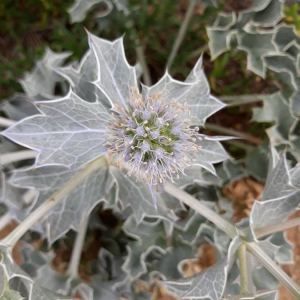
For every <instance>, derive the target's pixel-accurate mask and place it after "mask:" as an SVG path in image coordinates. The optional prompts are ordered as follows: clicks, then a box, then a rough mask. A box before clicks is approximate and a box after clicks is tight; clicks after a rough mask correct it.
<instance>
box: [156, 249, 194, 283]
mask: <svg viewBox="0 0 300 300" xmlns="http://www.w3.org/2000/svg"><path fill="white" fill-rule="evenodd" d="M194 257H195V251H194V249H193V247H192V246H191V245H190V244H185V243H181V244H180V243H177V245H176V247H171V248H168V249H167V250H166V252H165V253H163V254H162V256H161V258H160V259H159V261H158V268H157V271H158V272H160V273H161V274H162V275H164V276H165V277H166V278H172V279H179V278H181V277H182V275H183V274H182V272H181V267H180V262H182V261H184V260H186V259H192V258H194Z"/></svg>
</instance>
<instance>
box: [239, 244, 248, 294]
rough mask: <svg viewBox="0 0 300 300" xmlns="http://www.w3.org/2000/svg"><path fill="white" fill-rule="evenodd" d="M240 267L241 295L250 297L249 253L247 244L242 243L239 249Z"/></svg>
mask: <svg viewBox="0 0 300 300" xmlns="http://www.w3.org/2000/svg"><path fill="white" fill-rule="evenodd" d="M238 258H239V267H240V286H241V287H240V294H241V295H242V296H246V295H249V290H248V276H247V274H248V273H247V251H246V245H245V243H242V244H241V245H240V247H239V249H238Z"/></svg>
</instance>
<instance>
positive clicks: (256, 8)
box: [237, 0, 271, 29]
mask: <svg viewBox="0 0 300 300" xmlns="http://www.w3.org/2000/svg"><path fill="white" fill-rule="evenodd" d="M270 2H271V0H254V1H252V3H251V5H250V7H249V8H248V9H245V10H243V11H241V12H240V13H239V16H238V22H237V28H239V29H243V28H244V26H245V25H246V24H247V23H248V22H249V21H250V20H251V19H252V18H253V17H254V16H255V13H257V12H260V11H262V10H264V9H265V8H266V7H267V6H268V5H269V3H270Z"/></svg>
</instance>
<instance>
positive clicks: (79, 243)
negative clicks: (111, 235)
mask: <svg viewBox="0 0 300 300" xmlns="http://www.w3.org/2000/svg"><path fill="white" fill-rule="evenodd" d="M88 224H89V218H88V216H87V215H86V214H84V215H83V217H82V219H81V222H80V226H79V231H78V233H77V236H76V240H75V244H74V248H73V252H72V256H71V260H70V262H69V268H68V271H67V273H68V274H69V275H70V277H71V278H78V268H79V262H80V258H81V253H82V249H83V244H84V240H85V235H86V231H87V228H88Z"/></svg>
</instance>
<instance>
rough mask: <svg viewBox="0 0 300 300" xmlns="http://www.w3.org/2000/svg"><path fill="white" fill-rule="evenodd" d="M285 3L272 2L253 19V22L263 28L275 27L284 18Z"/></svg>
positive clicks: (277, 0)
mask: <svg viewBox="0 0 300 300" xmlns="http://www.w3.org/2000/svg"><path fill="white" fill-rule="evenodd" d="M283 5H284V3H283V1H281V0H271V1H270V3H269V4H268V5H267V7H266V8H264V9H263V10H261V11H259V12H257V13H256V14H255V15H254V17H253V22H254V23H258V25H262V26H265V27H267V26H274V25H275V24H277V23H278V22H279V21H280V20H281V19H282V18H283V17H284V14H283Z"/></svg>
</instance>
